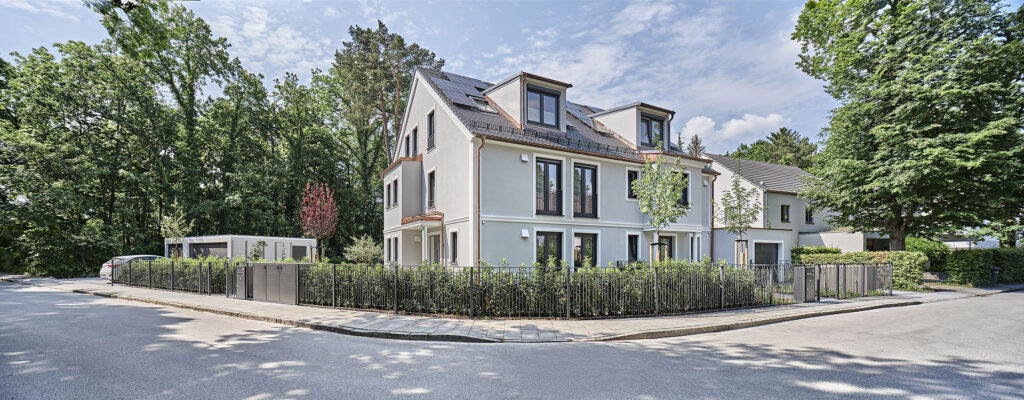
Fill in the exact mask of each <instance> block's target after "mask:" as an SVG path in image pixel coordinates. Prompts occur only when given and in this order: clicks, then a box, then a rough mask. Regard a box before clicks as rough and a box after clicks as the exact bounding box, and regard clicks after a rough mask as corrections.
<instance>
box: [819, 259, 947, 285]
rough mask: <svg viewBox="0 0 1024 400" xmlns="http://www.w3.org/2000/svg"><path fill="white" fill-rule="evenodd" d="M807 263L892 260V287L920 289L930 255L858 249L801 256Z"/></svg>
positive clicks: (881, 261)
mask: <svg viewBox="0 0 1024 400" xmlns="http://www.w3.org/2000/svg"><path fill="white" fill-rule="evenodd" d="M801 260H802V262H803V263H805V264H842V263H871V262H880V263H884V262H891V263H892V269H893V272H892V274H893V279H892V282H893V283H892V288H893V289H896V290H919V289H920V286H921V275H922V274H923V273H924V269H925V267H926V266H927V265H928V257H926V256H925V255H924V253H921V252H917V251H857V252H851V253H844V254H807V255H804V256H802V257H801Z"/></svg>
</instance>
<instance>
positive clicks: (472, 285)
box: [469, 267, 476, 319]
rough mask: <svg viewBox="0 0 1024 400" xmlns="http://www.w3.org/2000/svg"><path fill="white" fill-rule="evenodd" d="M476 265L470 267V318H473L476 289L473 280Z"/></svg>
mask: <svg viewBox="0 0 1024 400" xmlns="http://www.w3.org/2000/svg"><path fill="white" fill-rule="evenodd" d="M474 269H475V268H474V267H469V318H470V319H473V291H474V290H475V289H476V287H475V286H474V282H473V270H474Z"/></svg>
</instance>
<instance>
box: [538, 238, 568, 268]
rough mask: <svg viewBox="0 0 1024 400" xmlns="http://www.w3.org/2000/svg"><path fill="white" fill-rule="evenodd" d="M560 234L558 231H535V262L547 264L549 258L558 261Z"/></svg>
mask: <svg viewBox="0 0 1024 400" xmlns="http://www.w3.org/2000/svg"><path fill="white" fill-rule="evenodd" d="M561 245H562V234H561V233H558V232H537V262H538V263H541V264H547V262H548V261H549V260H550V259H554V260H555V262H560V261H561V259H562V252H561Z"/></svg>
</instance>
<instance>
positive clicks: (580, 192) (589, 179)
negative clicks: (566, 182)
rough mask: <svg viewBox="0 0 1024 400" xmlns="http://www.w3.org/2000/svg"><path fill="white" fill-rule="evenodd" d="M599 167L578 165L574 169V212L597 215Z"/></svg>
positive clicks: (581, 214)
mask: <svg viewBox="0 0 1024 400" xmlns="http://www.w3.org/2000/svg"><path fill="white" fill-rule="evenodd" d="M596 179H597V168H595V167H591V166H586V165H577V166H575V167H574V169H573V214H574V215H576V216H581V217H596V216H597V180H596Z"/></svg>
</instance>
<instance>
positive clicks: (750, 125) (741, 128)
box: [719, 114, 789, 139]
mask: <svg viewBox="0 0 1024 400" xmlns="http://www.w3.org/2000/svg"><path fill="white" fill-rule="evenodd" d="M786 122H789V120H788V119H786V118H783V117H782V116H781V115H779V114H769V115H767V116H760V115H754V114H744V115H743V119H731V120H729V121H727V122H726V123H724V124H722V129H721V130H720V131H719V134H721V136H722V137H724V138H726V139H732V138H737V137H743V136H746V135H750V134H757V135H763V134H767V133H768V132H771V131H773V130H775V129H778V128H779V127H781V126H782V125H783V124H785V123H786Z"/></svg>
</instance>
